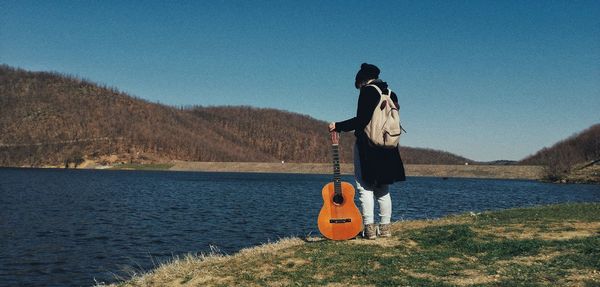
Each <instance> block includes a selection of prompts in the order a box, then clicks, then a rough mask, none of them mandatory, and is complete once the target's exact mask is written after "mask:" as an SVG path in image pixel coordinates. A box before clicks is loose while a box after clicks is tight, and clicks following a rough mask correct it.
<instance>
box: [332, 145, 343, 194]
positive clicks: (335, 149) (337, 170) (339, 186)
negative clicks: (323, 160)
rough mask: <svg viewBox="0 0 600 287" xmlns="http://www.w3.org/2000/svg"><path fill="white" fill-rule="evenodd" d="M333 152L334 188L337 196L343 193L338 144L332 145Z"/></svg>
mask: <svg viewBox="0 0 600 287" xmlns="http://www.w3.org/2000/svg"><path fill="white" fill-rule="evenodd" d="M331 149H332V151H333V186H334V190H335V194H340V193H341V192H342V184H341V175H340V152H339V146H338V145H337V144H333V145H331Z"/></svg>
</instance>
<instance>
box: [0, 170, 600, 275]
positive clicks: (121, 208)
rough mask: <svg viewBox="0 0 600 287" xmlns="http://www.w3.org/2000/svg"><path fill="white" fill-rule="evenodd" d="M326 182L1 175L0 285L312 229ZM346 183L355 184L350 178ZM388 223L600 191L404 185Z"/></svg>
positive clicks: (219, 176)
mask: <svg viewBox="0 0 600 287" xmlns="http://www.w3.org/2000/svg"><path fill="white" fill-rule="evenodd" d="M329 180H330V176H327V175H291V174H251V173H246V174H238V173H195V172H194V173H192V172H189V173H188V172H143V171H94V170H35V169H34V170H31V169H0V285H2V286H15V285H19V286H40V285H44V286H90V285H93V284H94V282H95V281H94V280H97V281H98V282H114V281H115V276H127V274H129V273H130V272H132V271H136V272H139V271H140V270H142V271H143V270H149V269H152V268H153V266H154V265H155V264H158V262H161V261H164V260H167V259H169V258H172V257H173V256H174V255H181V254H186V253H196V252H209V251H210V250H211V246H216V247H217V248H218V249H220V250H221V251H222V252H224V253H233V252H235V251H237V250H239V249H240V248H244V247H248V246H252V245H257V244H260V243H264V242H269V241H275V240H277V239H278V238H281V237H286V236H294V235H299V236H304V235H307V234H309V233H312V234H318V229H317V226H316V218H317V216H318V212H319V210H320V208H321V204H322V202H321V201H322V200H321V195H320V192H321V188H322V186H323V185H324V184H325V183H327V182H328V181H329ZM344 180H346V181H349V182H352V178H351V177H345V178H344ZM392 200H393V204H394V206H393V209H394V211H393V220H401V219H416V218H436V217H440V216H443V215H446V214H450V213H461V212H466V211H482V210H490V209H503V208H509V207H517V206H530V205H538V204H549V203H558V202H583V201H585V202H592V201H600V186H598V185H554V184H545V183H539V182H534V181H517V180H481V179H449V180H442V179H439V178H409V180H408V181H407V182H404V183H401V184H396V185H394V186H393V188H392Z"/></svg>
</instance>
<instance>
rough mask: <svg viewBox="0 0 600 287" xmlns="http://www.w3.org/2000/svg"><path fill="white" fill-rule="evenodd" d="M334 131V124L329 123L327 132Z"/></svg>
mask: <svg viewBox="0 0 600 287" xmlns="http://www.w3.org/2000/svg"><path fill="white" fill-rule="evenodd" d="M334 131H335V122H331V123H329V132H330V133H331V132H334Z"/></svg>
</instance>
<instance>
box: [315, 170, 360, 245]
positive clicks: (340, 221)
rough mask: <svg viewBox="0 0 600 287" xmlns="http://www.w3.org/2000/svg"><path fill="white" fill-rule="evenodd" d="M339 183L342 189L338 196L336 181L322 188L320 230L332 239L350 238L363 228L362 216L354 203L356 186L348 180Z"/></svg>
mask: <svg viewBox="0 0 600 287" xmlns="http://www.w3.org/2000/svg"><path fill="white" fill-rule="evenodd" d="M338 183H339V189H340V190H341V193H340V192H339V191H338V196H336V191H335V184H334V182H330V183H328V184H326V185H325V186H324V187H323V189H322V190H321V194H322V195H323V207H322V208H321V211H320V212H319V219H318V225H319V231H320V232H321V234H323V236H325V237H326V238H329V239H331V240H348V239H352V238H354V237H356V235H358V233H359V232H360V231H361V230H362V216H361V215H360V211H359V210H358V208H357V207H356V204H354V194H355V191H354V187H353V186H352V185H351V184H349V183H347V182H338ZM340 194H341V199H340V196H339V195H340Z"/></svg>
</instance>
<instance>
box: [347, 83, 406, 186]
mask: <svg viewBox="0 0 600 287" xmlns="http://www.w3.org/2000/svg"><path fill="white" fill-rule="evenodd" d="M371 84H374V85H377V86H378V87H379V88H380V89H381V90H382V91H383V92H384V93H387V92H388V85H387V83H386V82H383V81H381V80H376V81H374V82H372V83H371ZM390 97H391V99H392V101H394V102H395V103H396V104H397V103H398V97H397V96H396V94H395V93H394V92H392V94H391V96H390ZM380 98H381V96H380V95H379V92H378V91H377V89H375V88H374V87H368V86H365V87H362V88H361V89H360V95H359V97H358V107H357V109H356V117H353V118H351V119H348V120H345V121H342V122H336V123H335V130H336V131H338V132H348V131H352V130H353V131H354V135H355V136H356V146H357V147H358V154H359V156H360V169H361V176H362V180H363V181H365V182H367V183H370V184H375V185H379V184H391V183H394V182H397V181H404V180H406V176H405V172H404V164H403V162H402V158H401V157H400V151H399V149H398V148H394V149H386V148H380V147H376V146H373V145H372V144H371V143H370V140H369V138H368V137H367V135H366V134H365V132H364V129H365V127H366V126H367V124H368V123H369V121H371V117H372V116H373V111H374V110H375V107H376V106H377V104H378V103H379V99H380Z"/></svg>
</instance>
